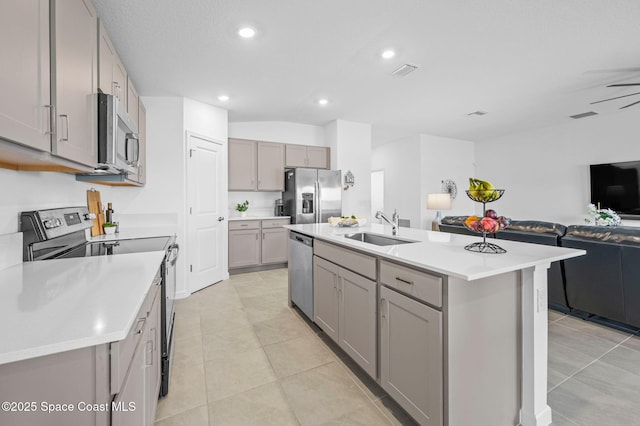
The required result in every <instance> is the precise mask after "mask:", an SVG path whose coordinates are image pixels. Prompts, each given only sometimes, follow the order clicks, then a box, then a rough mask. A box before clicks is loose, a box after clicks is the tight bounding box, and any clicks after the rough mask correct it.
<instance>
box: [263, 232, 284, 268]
mask: <svg viewBox="0 0 640 426" xmlns="http://www.w3.org/2000/svg"><path fill="white" fill-rule="evenodd" d="M287 244H289V232H288V231H287V230H286V229H284V228H268V229H262V245H261V252H262V264H263V265H266V264H268V263H280V262H286V261H287V258H288V251H287V247H288V245H287Z"/></svg>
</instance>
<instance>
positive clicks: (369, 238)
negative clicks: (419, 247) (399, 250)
mask: <svg viewBox="0 0 640 426" xmlns="http://www.w3.org/2000/svg"><path fill="white" fill-rule="evenodd" d="M344 237H345V238H349V239H350V240H355V241H361V242H363V243H368V244H373V245H376V246H393V245H396V244H407V243H415V242H417V241H412V240H403V239H402V238H397V237H389V236H387V235H380V234H371V233H369V232H358V233H356V234H346V235H345V236H344Z"/></svg>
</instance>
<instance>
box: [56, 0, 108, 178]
mask: <svg viewBox="0 0 640 426" xmlns="http://www.w3.org/2000/svg"><path fill="white" fill-rule="evenodd" d="M51 5H52V7H53V13H52V20H51V24H52V26H53V27H52V30H53V31H52V34H53V40H54V43H52V50H53V52H52V67H51V69H52V73H53V75H52V84H53V90H52V93H53V94H54V103H55V105H56V135H55V138H54V141H53V144H52V152H53V153H54V154H56V155H58V156H61V157H64V158H66V159H69V160H73V161H76V162H78V163H81V164H85V165H88V166H95V165H96V163H97V140H96V139H97V130H96V129H97V126H96V119H97V101H96V98H95V94H96V93H97V84H98V69H97V68H98V52H97V50H98V42H97V37H98V29H97V25H98V21H97V16H96V11H95V9H94V8H93V5H92V4H91V3H90V2H89V1H87V0H55V1H52V2H51Z"/></svg>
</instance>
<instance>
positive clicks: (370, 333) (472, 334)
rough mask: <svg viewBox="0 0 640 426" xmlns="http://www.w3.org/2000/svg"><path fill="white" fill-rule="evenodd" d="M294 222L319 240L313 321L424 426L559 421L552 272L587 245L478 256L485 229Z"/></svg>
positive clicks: (516, 246)
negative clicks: (551, 365) (554, 411)
mask: <svg viewBox="0 0 640 426" xmlns="http://www.w3.org/2000/svg"><path fill="white" fill-rule="evenodd" d="M287 228H288V229H289V230H291V231H295V232H298V233H301V234H305V235H308V236H311V237H313V238H314V248H313V252H314V257H313V276H314V288H313V294H314V315H313V317H314V318H313V320H314V322H315V323H316V324H317V325H318V326H319V327H320V328H322V329H323V331H325V333H326V334H327V335H328V336H329V337H331V338H332V339H333V340H334V341H335V342H336V343H337V344H338V345H339V346H340V347H341V348H342V349H343V350H344V351H345V352H346V353H347V354H348V355H349V356H351V358H353V359H354V361H355V362H356V363H357V364H358V365H360V366H361V367H362V368H363V369H364V371H365V372H367V373H368V374H369V375H371V376H372V377H373V378H374V379H375V380H376V381H377V382H378V383H379V384H380V385H381V386H382V387H383V388H384V389H385V390H386V391H387V392H388V393H389V395H390V396H391V397H393V398H394V399H395V400H396V401H397V402H398V403H399V404H400V405H401V406H403V408H405V410H407V412H408V413H409V414H411V415H412V417H414V419H416V420H417V421H418V422H419V423H420V424H424V425H438V426H439V425H446V426H459V425H460V426H462V425H465V426H466V425H470V424H473V425H477V426H483V425H487V426H495V425H518V424H522V425H525V426H529V425H548V424H550V423H551V409H550V408H549V406H548V405H547V393H546V392H547V383H546V380H547V269H548V268H549V265H550V264H551V262H555V261H559V260H563V259H569V258H572V257H576V256H580V255H583V254H584V251H582V250H573V249H565V248H558V247H549V246H542V245H534V244H525V243H518V242H512V241H500V245H501V246H502V247H503V248H505V249H506V250H507V253H505V254H481V253H475V252H469V251H466V250H464V246H465V245H467V244H469V243H471V242H476V241H478V240H479V238H478V237H469V236H463V235H455V234H448V233H442V232H432V231H424V230H419V229H411V228H400V230H399V235H397V236H395V237H393V236H392V235H391V227H389V226H383V225H377V224H372V225H370V226H366V227H360V228H335V227H331V226H329V225H328V224H307V225H290V226H287ZM354 233H370V234H377V235H378V236H382V237H387V238H397V239H400V240H403V241H397V240H396V241H393V240H391V241H389V240H384V239H377V241H376V235H374V236H373V237H371V238H369V240H370V241H372V242H376V243H384V244H389V245H377V244H373V243H369V242H363V241H359V240H354V239H351V238H349V236H350V235H351V234H354ZM353 237H354V238H355V237H358V236H353ZM359 237H360V239H362V236H359ZM290 261H291V260H290ZM290 287H291V283H290ZM290 300H291V297H290Z"/></svg>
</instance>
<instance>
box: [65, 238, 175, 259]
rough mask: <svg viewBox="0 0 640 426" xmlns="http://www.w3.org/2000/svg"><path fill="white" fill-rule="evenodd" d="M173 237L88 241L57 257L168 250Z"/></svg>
mask: <svg viewBox="0 0 640 426" xmlns="http://www.w3.org/2000/svg"><path fill="white" fill-rule="evenodd" d="M170 240H171V237H154V238H139V239H134V240H119V241H101V242H93V243H87V244H85V245H82V246H79V247H76V248H74V249H73V250H71V251H68V252H66V253H64V254H62V255H60V256H57V257H56V258H57V259H67V258H71V257H89V256H104V255H110V254H126V253H141V252H148V251H166V250H167V248H168V246H169V242H170Z"/></svg>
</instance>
